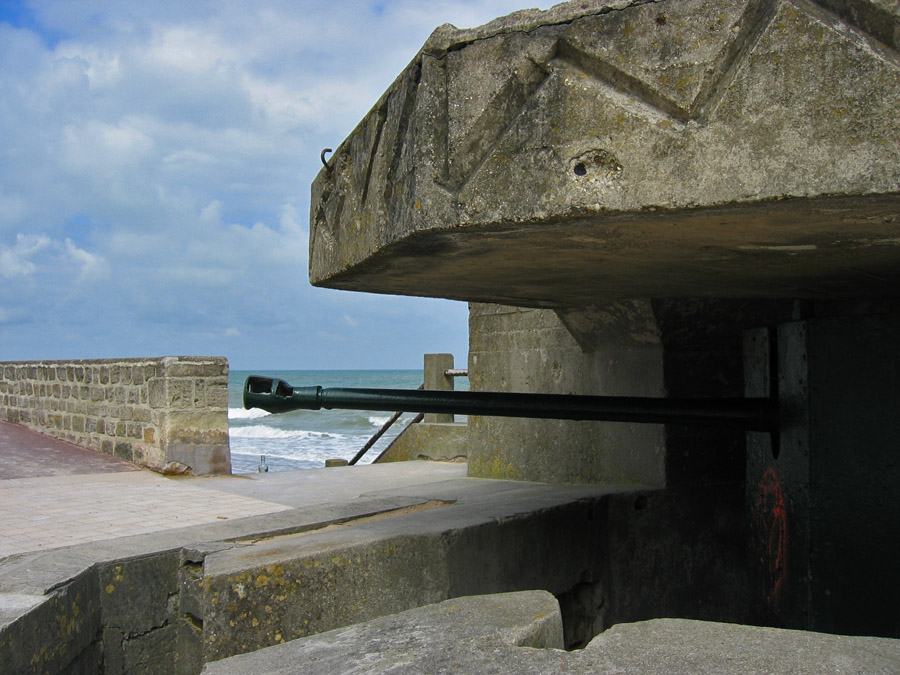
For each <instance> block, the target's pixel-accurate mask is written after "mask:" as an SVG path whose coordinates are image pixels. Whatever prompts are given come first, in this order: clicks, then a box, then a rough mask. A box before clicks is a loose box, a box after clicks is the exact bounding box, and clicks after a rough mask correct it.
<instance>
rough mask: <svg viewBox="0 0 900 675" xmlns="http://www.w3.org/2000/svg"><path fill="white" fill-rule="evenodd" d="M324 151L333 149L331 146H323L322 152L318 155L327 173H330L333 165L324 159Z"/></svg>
mask: <svg viewBox="0 0 900 675" xmlns="http://www.w3.org/2000/svg"><path fill="white" fill-rule="evenodd" d="M326 152H333V150H332V149H331V148H325V149H324V150H323V151H322V154H321V155H319V159H321V160H322V165H323V166H324V167H325V169H327V171H328V173H331V172H332V171H333V170H334V167H331V166H328V161H327V160H326V159H325V153H326Z"/></svg>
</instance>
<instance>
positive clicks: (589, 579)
mask: <svg viewBox="0 0 900 675" xmlns="http://www.w3.org/2000/svg"><path fill="white" fill-rule="evenodd" d="M425 487H426V489H424V490H423V488H421V487H411V488H405V489H399V490H392V491H388V492H382V493H379V494H381V495H383V496H384V497H388V496H392V497H397V498H399V497H406V498H409V499H414V498H418V500H419V505H418V506H415V505H413V506H411V508H409V509H406V510H402V509H401V510H398V511H396V512H393V513H391V514H390V516H389V517H377V518H370V519H358V520H355V521H353V522H352V523H348V525H347V526H344V527H338V528H329V529H327V530H316V531H310V532H305V533H299V534H288V535H285V536H278V537H272V538H269V539H266V540H261V541H258V542H252V543H248V544H247V545H243V546H231V547H227V548H223V549H222V550H218V551H212V552H210V553H209V554H208V555H207V556H206V557H205V558H204V561H203V586H202V594H201V596H200V598H201V600H202V607H203V609H202V611H201V614H200V615H202V617H203V636H204V652H205V655H206V656H205V660H216V659H220V658H224V657H227V656H230V655H233V654H238V653H243V652H247V651H252V650H254V649H259V648H261V647H264V646H269V645H273V644H277V643H279V642H283V641H287V640H291V639H295V638H297V637H302V636H305V635H310V634H312V633H317V632H322V631H326V630H332V629H334V628H339V627H341V626H345V625H350V624H354V623H358V622H360V621H366V620H369V619H372V618H375V617H377V616H381V615H384V614H390V613H395V612H398V611H403V610H406V609H409V608H412V607H415V606H419V605H422V604H428V603H433V602H438V601H442V600H444V599H448V598H453V597H458V596H465V595H475V594H483V593H497V592H504V591H517V590H529V589H536V588H540V589H544V590H547V591H549V592H551V593H553V594H554V595H556V596H557V597H559V599H560V603H561V605H562V612H563V617H564V621H565V623H566V644H567V646H582V645H584V644H586V642H587V641H588V640H589V639H590V638H591V637H592V636H593V635H595V634H596V633H597V632H598V631H599V630H602V629H603V628H604V627H606V626H607V625H609V623H613V622H619V621H630V620H634V619H643V618H650V617H655V616H666V615H670V614H672V613H678V614H679V615H682V616H689V617H692V618H704V619H714V620H724V619H727V620H733V621H741V622H751V621H754V620H755V619H756V618H757V617H755V616H754V615H753V614H752V612H748V611H747V610H749V609H750V608H751V606H752V605H751V603H750V602H749V585H748V581H749V578H748V576H747V562H746V559H745V554H746V543H745V538H744V537H745V534H744V528H743V527H742V526H741V524H740V523H739V522H737V523H736V522H734V521H733V520H732V518H731V517H730V516H731V514H732V513H733V512H734V511H735V504H734V503H732V502H733V500H732V496H733V495H732V494H731V493H730V492H723V491H722V490H719V489H716V488H708V489H707V490H705V491H704V492H699V491H691V492H685V493H681V494H677V493H673V492H667V493H660V492H654V491H650V492H646V491H638V492H635V491H630V490H623V489H622V488H611V487H602V488H601V487H596V486H574V485H553V486H551V485H540V484H533V483H517V482H512V481H484V480H476V479H465V480H458V481H447V482H446V483H443V484H431V485H428V486H425ZM426 498H427V500H428V501H424V500H425V499H426ZM729 500H731V501H729ZM742 501H743V498H742V495H739V496H738V499H737V505H738V506H740V505H741V504H742ZM710 587H715V588H717V589H721V592H719V593H715V594H711V593H709V592H708V589H709V588H710Z"/></svg>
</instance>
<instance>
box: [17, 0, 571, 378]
mask: <svg viewBox="0 0 900 675" xmlns="http://www.w3.org/2000/svg"><path fill="white" fill-rule="evenodd" d="M380 4H381V5H383V10H382V11H377V10H376V9H375V6H374V4H373V3H371V2H367V1H365V0H342V1H341V2H337V3H336V2H333V1H332V0H305V1H304V2H303V3H297V2H295V1H294V0H260V1H259V2H254V3H193V2H187V3H186V2H182V1H180V0H157V1H155V2H152V3H142V2H120V1H119V0H80V1H79V2H77V3H76V2H71V1H70V0H43V1H42V2H40V3H33V4H30V5H28V8H29V9H30V11H32V12H33V22H32V23H31V24H29V25H32V26H37V29H30V28H14V27H11V26H9V25H5V24H2V23H0V101H2V102H3V105H2V106H0V153H2V156H3V157H4V161H3V162H2V163H0V186H2V188H0V275H2V277H3V278H4V279H5V280H6V281H5V283H4V284H0V306H2V307H3V311H4V313H5V316H6V317H7V324H5V325H9V321H10V317H28V323H27V325H26V323H25V322H21V324H22V326H23V327H22V328H21V332H19V333H15V334H11V333H6V334H4V348H5V349H7V350H8V351H7V355H8V356H10V357H11V356H12V355H13V352H12V351H9V350H11V349H12V347H13V345H15V344H18V345H19V350H20V351H19V352H16V355H18V356H21V357H23V358H27V357H28V355H29V354H30V353H31V351H30V350H34V349H36V348H37V347H38V346H40V345H41V344H42V341H45V338H43V337H42V335H51V334H54V331H53V330H51V329H50V328H51V327H52V326H54V321H58V317H59V316H61V315H62V316H67V317H68V316H72V319H71V320H72V321H73V322H75V323H73V324H72V325H69V326H67V328H66V331H67V332H66V334H67V335H69V334H71V335H72V336H73V344H75V345H76V346H77V344H78V337H79V336H82V337H83V339H85V340H88V339H90V340H98V339H99V338H97V337H96V336H97V335H104V336H108V337H104V338H103V339H104V340H107V342H106V343H104V344H105V345H106V346H105V347H104V349H105V350H106V351H107V353H108V355H110V356H116V355H121V354H122V353H124V352H125V351H126V350H128V349H134V348H138V347H135V346H134V345H145V344H146V345H150V346H152V345H153V344H156V343H154V342H148V341H147V339H146V338H145V337H144V336H149V335H153V336H156V337H157V338H159V339H161V340H162V341H161V342H160V347H159V348H160V349H162V348H163V347H162V345H169V344H171V343H170V342H169V341H167V340H168V339H169V338H168V337H166V336H169V335H170V334H169V333H166V332H165V331H164V330H163V328H162V327H163V326H164V327H168V328H167V329H168V330H169V331H171V330H173V329H172V328H171V327H172V326H174V327H176V328H175V335H177V339H178V340H180V339H181V337H182V336H183V335H185V334H188V333H191V334H196V335H200V334H202V335H207V336H218V337H221V338H224V337H228V338H229V340H230V342H229V345H231V346H233V348H234V349H235V350H244V351H241V352H239V353H246V352H247V350H249V349H250V347H248V346H247V345H250V344H251V343H252V340H253V338H254V335H253V334H252V330H251V329H250V328H247V329H246V330H244V329H243V327H244V326H249V325H252V324H253V322H254V321H255V320H256V317H260V318H261V320H263V319H264V320H265V321H266V322H268V323H267V324H266V325H267V327H268V326H270V325H272V323H271V322H273V321H277V322H280V323H279V324H278V325H279V326H281V329H280V330H282V331H283V332H282V333H281V335H282V336H283V337H282V338H280V339H282V340H283V341H284V346H282V347H279V346H276V345H272V346H271V349H270V351H271V352H272V353H273V354H274V353H291V354H293V353H304V351H306V352H308V351H309V349H306V350H304V349H303V348H302V347H301V346H298V345H296V344H295V341H296V340H297V336H298V335H301V334H302V333H303V331H302V330H298V328H299V327H303V326H308V324H309V322H311V321H315V322H317V323H318V324H320V325H321V326H323V327H324V326H327V327H325V328H323V331H325V332H328V333H332V334H339V333H341V332H342V331H346V330H347V329H348V328H353V327H354V323H355V324H356V325H357V326H358V325H362V324H363V323H364V324H365V326H366V328H367V330H366V333H367V339H370V340H376V339H377V338H376V336H378V335H393V336H394V337H392V338H387V339H388V340H389V341H390V342H391V344H390V345H383V346H382V347H383V348H384V349H386V350H397V351H403V352H404V353H406V352H408V353H410V354H414V353H415V351H416V349H415V348H410V347H409V346H408V345H405V346H404V344H403V343H405V341H407V340H411V339H413V338H412V337H408V336H419V335H424V334H426V333H427V330H425V329H420V328H409V326H413V325H415V326H418V325H419V324H418V323H416V322H422V321H429V320H433V317H431V318H430V319H429V317H427V314H428V312H427V311H424V310H423V309H417V310H416V311H413V312H411V311H408V310H406V309H404V307H408V305H407V304H405V303H407V302H408V300H406V299H399V298H381V297H378V298H372V297H369V296H361V295H359V294H352V293H341V292H330V291H326V290H323V289H312V288H310V287H309V285H308V282H307V280H306V267H307V261H308V253H307V246H308V229H307V224H306V218H307V214H308V212H309V184H310V182H311V181H312V179H313V178H314V176H315V175H316V174H317V173H318V171H319V169H320V168H321V165H320V163H319V151H320V150H321V149H322V148H323V147H337V144H338V143H339V142H340V141H341V140H342V139H343V138H344V137H345V136H346V135H347V134H348V133H349V132H350V131H351V130H352V128H353V126H355V124H356V123H357V122H358V121H359V120H360V119H361V118H362V117H363V116H364V115H365V114H366V112H367V111H368V110H369V109H370V108H371V106H372V105H373V104H374V103H375V101H376V100H377V99H378V97H379V96H380V95H381V94H382V92H383V91H384V89H385V88H386V87H387V86H388V85H389V84H390V83H391V82H392V81H393V79H394V78H395V77H396V75H397V74H398V73H399V72H400V70H401V69H402V68H403V67H405V66H406V64H407V63H408V62H409V60H410V59H411V58H412V57H413V55H414V54H415V53H416V51H417V50H418V48H419V47H420V46H421V45H422V43H423V42H424V41H425V39H426V38H427V36H428V34H429V33H430V32H431V31H432V30H433V29H434V28H436V27H437V26H438V25H440V24H441V23H443V22H445V21H450V22H453V23H455V24H457V25H461V26H465V25H467V24H468V25H477V24H480V23H483V22H485V21H487V20H489V19H491V18H493V17H495V16H498V15H501V14H504V13H507V12H508V11H511V10H512V9H517V8H518V7H520V6H524V5H529V6H533V5H534V4H535V2H533V1H531V0H529V1H523V2H514V1H512V0H449V1H448V2H445V3H440V4H438V5H435V4H433V3H431V4H427V3H422V2H420V0H389V1H387V2H384V3H380ZM539 4H541V5H543V6H549V5H551V4H553V3H552V2H549V1H547V2H542V3H539ZM13 233H18V236H15V237H14V236H13ZM109 279H115V280H116V283H114V284H113V283H95V282H97V281H104V280H109ZM76 298H77V301H78V303H79V306H80V307H83V308H89V307H96V308H102V310H103V311H102V312H99V311H98V312H94V313H93V314H92V315H91V321H92V322H93V325H92V326H88V325H87V324H86V323H85V325H84V326H79V325H78V324H77V321H78V320H77V318H75V317H74V316H73V315H72V313H71V312H66V309H67V305H66V304H65V303H68V304H69V305H71V303H72V302H73V301H74V300H75V299H76ZM79 314H83V315H87V314H89V313H86V312H82V313H79ZM98 317H99V318H98ZM385 317H388V318H385ZM100 321H106V322H107V324H106V325H100V324H99V322H100ZM192 322H193V323H194V324H196V326H197V329H196V330H190V324H191V323H192ZM237 326H240V327H241V328H242V330H240V331H239V330H238V329H237V328H236V327H237ZM450 330H451V329H450V328H448V327H447V326H444V327H442V331H443V332H444V333H448V332H450ZM29 331H31V332H29ZM458 331H459V333H460V334H461V335H462V336H464V335H465V325H464V324H463V325H461V326H460V327H459V328H458ZM307 332H309V331H307ZM357 333H358V331H357ZM57 334H58V333H57ZM88 336H90V338H88ZM405 336H407V337H405ZM313 337H314V336H312V335H311V336H310V339H313ZM163 338H165V339H163ZM172 339H173V340H175V339H176V338H172ZM342 339H343V338H342ZM360 339H361V338H360ZM416 339H418V338H416ZM462 339H464V337H463V338H462ZM91 344H95V343H94V342H92V343H91ZM177 344H180V343H177ZM370 346H371V345H369V346H367V349H369V347H370ZM255 347H256V345H253V348H255ZM230 348H232V347H230ZM372 348H374V347H372ZM47 349H50V350H52V349H54V344H53V343H52V342H47ZM184 351H185V352H193V353H203V352H204V351H205V350H204V346H203V343H200V344H197V345H196V346H191V345H185V346H184ZM41 356H48V357H53V356H55V354H53V353H49V354H41ZM415 358H416V360H418V357H415ZM372 360H373V363H375V362H378V363H384V360H383V359H380V358H378V357H377V356H375V355H373V357H372Z"/></svg>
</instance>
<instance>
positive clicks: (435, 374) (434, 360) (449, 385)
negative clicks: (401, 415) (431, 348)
mask: <svg viewBox="0 0 900 675" xmlns="http://www.w3.org/2000/svg"><path fill="white" fill-rule="evenodd" d="M452 369H453V354H425V387H424V388H425V389H431V390H438V391H452V390H453V378H452V377H447V376H446V375H445V374H444V373H445V372H446V371H448V370H452ZM449 422H453V415H447V414H444V413H425V423H426V424H440V423H449Z"/></svg>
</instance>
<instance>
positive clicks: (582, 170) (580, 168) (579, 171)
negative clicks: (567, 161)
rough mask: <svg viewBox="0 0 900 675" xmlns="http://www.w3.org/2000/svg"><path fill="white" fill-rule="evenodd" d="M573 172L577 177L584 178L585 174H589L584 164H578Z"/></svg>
mask: <svg viewBox="0 0 900 675" xmlns="http://www.w3.org/2000/svg"><path fill="white" fill-rule="evenodd" d="M572 171H573V172H574V173H575V175H576V176H584V175H585V174H587V167H586V166H585V165H584V163H583V162H578V164H576V165H575V168H573V169H572Z"/></svg>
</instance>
